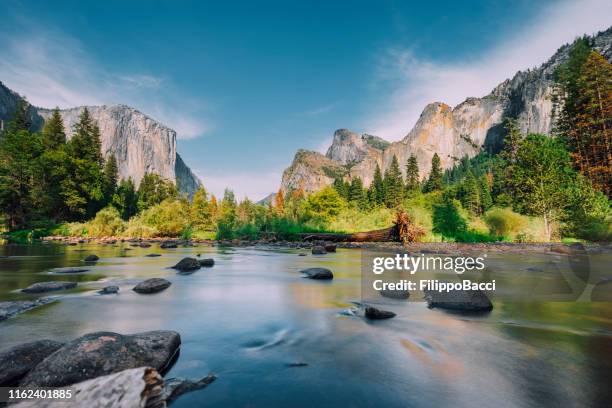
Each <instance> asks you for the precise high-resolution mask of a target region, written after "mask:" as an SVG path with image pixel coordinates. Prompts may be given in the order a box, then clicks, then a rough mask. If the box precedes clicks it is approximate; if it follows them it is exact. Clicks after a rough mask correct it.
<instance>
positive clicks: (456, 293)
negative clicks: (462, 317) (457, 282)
mask: <svg viewBox="0 0 612 408" xmlns="http://www.w3.org/2000/svg"><path fill="white" fill-rule="evenodd" d="M425 300H426V301H427V305H428V306H429V308H431V309H433V308H435V307H439V308H440V309H448V310H459V311H464V312H487V311H490V310H493V304H492V303H491V301H490V300H489V298H488V297H487V295H486V294H485V293H484V292H483V291H481V290H453V291H450V292H438V291H437V290H426V291H425Z"/></svg>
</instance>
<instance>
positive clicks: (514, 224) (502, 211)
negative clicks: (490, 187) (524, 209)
mask: <svg viewBox="0 0 612 408" xmlns="http://www.w3.org/2000/svg"><path fill="white" fill-rule="evenodd" d="M484 218H485V222H486V223H487V226H488V227H489V232H490V233H491V235H495V236H498V237H506V238H509V239H513V238H515V237H516V236H517V235H518V234H519V233H521V232H522V233H525V229H526V227H527V225H528V224H529V219H528V218H527V217H525V216H523V215H521V214H517V213H515V212H514V211H512V210H511V209H510V208H499V207H495V208H492V209H490V210H489V211H487V213H486V214H485V217H484Z"/></svg>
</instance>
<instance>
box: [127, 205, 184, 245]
mask: <svg viewBox="0 0 612 408" xmlns="http://www.w3.org/2000/svg"><path fill="white" fill-rule="evenodd" d="M139 218H140V219H141V220H142V224H143V225H144V226H146V227H149V228H152V229H154V230H155V231H156V235H157V236H161V237H178V236H181V235H182V234H183V231H184V230H185V228H186V227H187V226H188V225H189V213H188V209H187V205H186V204H185V203H184V202H182V201H180V200H175V199H167V200H164V201H162V202H161V203H159V204H156V205H154V206H152V207H150V208H148V209H146V210H145V211H143V212H142V214H141V215H140V216H139ZM143 232H144V231H143Z"/></svg>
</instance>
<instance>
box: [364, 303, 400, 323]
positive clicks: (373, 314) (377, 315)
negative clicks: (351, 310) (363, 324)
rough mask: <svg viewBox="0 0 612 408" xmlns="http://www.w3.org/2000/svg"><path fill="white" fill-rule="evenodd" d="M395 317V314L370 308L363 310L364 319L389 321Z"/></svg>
mask: <svg viewBox="0 0 612 408" xmlns="http://www.w3.org/2000/svg"><path fill="white" fill-rule="evenodd" d="M395 316H396V315H395V313H393V312H390V311H388V310H380V309H377V308H375V307H372V306H367V307H366V308H365V317H367V318H368V319H371V320H382V319H390V318H392V317H395Z"/></svg>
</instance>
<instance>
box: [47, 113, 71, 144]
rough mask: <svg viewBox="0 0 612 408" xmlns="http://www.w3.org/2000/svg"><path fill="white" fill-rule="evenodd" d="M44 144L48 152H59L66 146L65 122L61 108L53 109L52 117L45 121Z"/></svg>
mask: <svg viewBox="0 0 612 408" xmlns="http://www.w3.org/2000/svg"><path fill="white" fill-rule="evenodd" d="M42 136H43V143H44V145H45V148H46V149H48V150H57V149H59V148H61V147H64V145H65V144H66V131H65V128H64V120H63V119H62V115H61V114H60V111H59V108H55V109H53V113H52V114H51V117H50V118H49V119H48V120H47V121H45V125H44V126H43V130H42Z"/></svg>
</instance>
